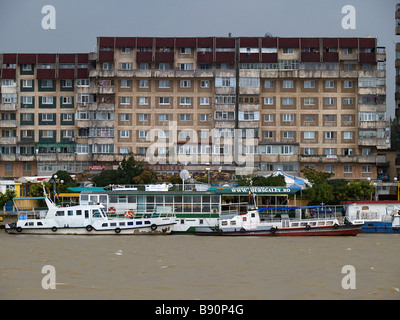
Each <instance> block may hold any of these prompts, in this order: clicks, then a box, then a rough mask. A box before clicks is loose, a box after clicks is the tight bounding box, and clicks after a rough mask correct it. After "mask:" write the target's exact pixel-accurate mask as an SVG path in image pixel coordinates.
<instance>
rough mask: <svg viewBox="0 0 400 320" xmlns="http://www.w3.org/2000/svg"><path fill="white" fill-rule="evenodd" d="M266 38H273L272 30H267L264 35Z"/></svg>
mask: <svg viewBox="0 0 400 320" xmlns="http://www.w3.org/2000/svg"><path fill="white" fill-rule="evenodd" d="M264 37H265V38H272V37H273V36H272V34H271V33H270V32H266V33H265V35H264Z"/></svg>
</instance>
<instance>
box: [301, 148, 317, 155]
mask: <svg viewBox="0 0 400 320" xmlns="http://www.w3.org/2000/svg"><path fill="white" fill-rule="evenodd" d="M304 154H305V155H307V156H311V155H315V154H316V149H315V148H304Z"/></svg>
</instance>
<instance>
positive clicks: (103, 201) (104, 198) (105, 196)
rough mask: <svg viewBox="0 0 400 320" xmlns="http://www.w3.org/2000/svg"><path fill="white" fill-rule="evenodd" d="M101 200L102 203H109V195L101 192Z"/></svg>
mask: <svg viewBox="0 0 400 320" xmlns="http://www.w3.org/2000/svg"><path fill="white" fill-rule="evenodd" d="M99 202H100V203H107V195H105V194H101V195H100V196H99Z"/></svg>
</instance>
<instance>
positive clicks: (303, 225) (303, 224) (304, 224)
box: [300, 222, 308, 227]
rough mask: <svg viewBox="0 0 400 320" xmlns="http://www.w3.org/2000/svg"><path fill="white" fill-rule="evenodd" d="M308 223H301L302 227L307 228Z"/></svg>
mask: <svg viewBox="0 0 400 320" xmlns="http://www.w3.org/2000/svg"><path fill="white" fill-rule="evenodd" d="M307 224H308V223H307V222H300V226H302V227H305V226H306V225H307Z"/></svg>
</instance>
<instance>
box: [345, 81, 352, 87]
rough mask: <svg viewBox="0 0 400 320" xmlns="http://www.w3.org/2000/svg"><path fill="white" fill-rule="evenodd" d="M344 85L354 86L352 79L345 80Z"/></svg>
mask: <svg viewBox="0 0 400 320" xmlns="http://www.w3.org/2000/svg"><path fill="white" fill-rule="evenodd" d="M343 87H344V88H353V81H351V80H345V81H343Z"/></svg>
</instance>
